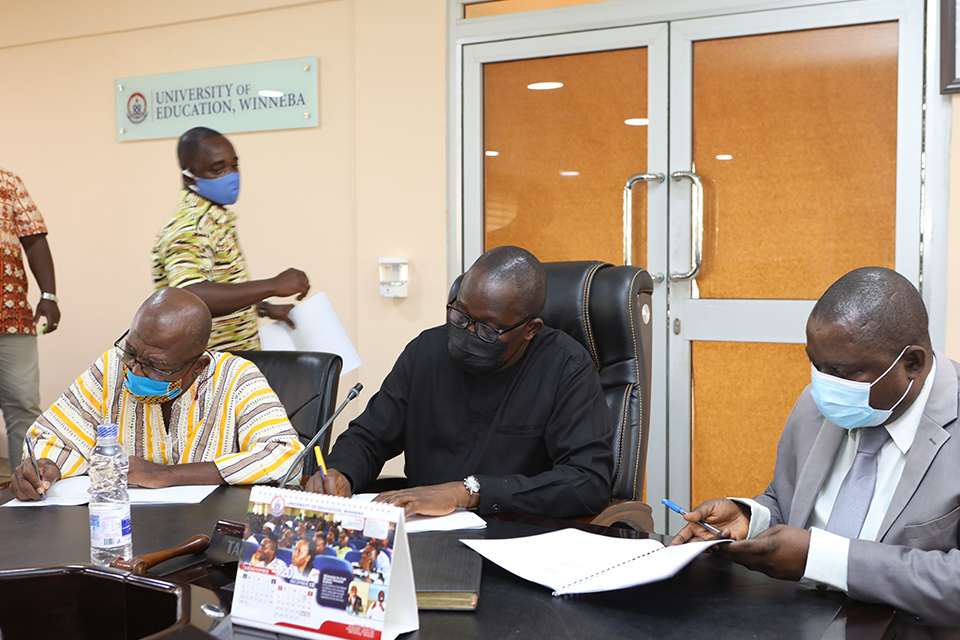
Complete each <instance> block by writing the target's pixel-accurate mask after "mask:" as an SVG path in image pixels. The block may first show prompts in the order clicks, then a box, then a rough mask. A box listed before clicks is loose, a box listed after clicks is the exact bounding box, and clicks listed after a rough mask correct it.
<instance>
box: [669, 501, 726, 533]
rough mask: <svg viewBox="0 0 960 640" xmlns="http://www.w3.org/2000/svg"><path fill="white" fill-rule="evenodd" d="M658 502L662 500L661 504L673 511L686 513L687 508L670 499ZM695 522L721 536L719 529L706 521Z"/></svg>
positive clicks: (683, 514)
mask: <svg viewBox="0 0 960 640" xmlns="http://www.w3.org/2000/svg"><path fill="white" fill-rule="evenodd" d="M660 502H662V503H663V504H665V505H667V506H668V507H669V508H670V509H672V510H673V511H676V512H677V513H679V514H680V515H682V516H685V515H687V510H686V509H684V508H683V507H681V506H680V505H678V504H674V503H673V502H670V501H669V500H667V499H666V498H664V499H663V500H661V501H660ZM697 524H698V525H700V526H701V527H703V528H705V529H709V530H710V531H713V532H714V533H715V534H717V535H718V536H720V537H721V538H722V537H723V534H721V533H720V530H719V529H717V528H716V527H713V526H711V525H709V524H707V523H706V522H704V521H703V520H701V521H699V522H698V523H697Z"/></svg>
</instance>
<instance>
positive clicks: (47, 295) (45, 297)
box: [40, 291, 60, 304]
mask: <svg viewBox="0 0 960 640" xmlns="http://www.w3.org/2000/svg"><path fill="white" fill-rule="evenodd" d="M40 299H41V300H49V301H50V302H53V303H54V304H60V301H59V300H57V296H56V295H54V294H52V293H47V292H46V291H44V292H43V293H41V294H40Z"/></svg>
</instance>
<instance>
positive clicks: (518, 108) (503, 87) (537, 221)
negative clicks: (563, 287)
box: [483, 47, 647, 266]
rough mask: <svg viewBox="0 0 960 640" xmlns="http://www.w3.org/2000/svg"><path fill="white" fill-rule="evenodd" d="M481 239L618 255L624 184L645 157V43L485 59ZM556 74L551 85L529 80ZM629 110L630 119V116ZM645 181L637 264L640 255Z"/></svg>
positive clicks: (637, 220) (616, 258) (546, 250)
mask: <svg viewBox="0 0 960 640" xmlns="http://www.w3.org/2000/svg"><path fill="white" fill-rule="evenodd" d="M483 77H484V149H485V153H486V156H485V158H484V246H485V249H490V248H492V247H496V246H501V245H505V244H516V245H520V246H523V247H525V248H527V249H529V250H530V251H532V252H533V253H534V255H536V256H537V257H538V258H540V260H544V261H553V260H604V261H607V262H611V263H614V264H622V263H623V224H622V220H623V186H624V184H625V183H626V181H627V179H628V178H630V176H632V175H634V174H636V173H642V172H645V171H646V166H647V126H646V119H647V49H646V47H641V48H637V49H626V50H619V51H604V52H599V53H584V54H578V55H569V56H555V57H549V58H537V59H532V60H516V61H510V62H497V63H490V64H486V65H484V69H483ZM543 82H553V83H562V85H563V86H562V87H560V88H556V89H548V90H533V89H529V88H528V85H531V84H534V83H543ZM628 120H630V121H631V122H632V123H634V124H626V121H628ZM646 210H647V204H646V186H645V185H644V184H643V183H640V184H638V185H636V186H635V187H634V189H633V211H634V214H633V229H634V233H633V264H638V265H641V266H642V265H645V264H646V247H647V234H646Z"/></svg>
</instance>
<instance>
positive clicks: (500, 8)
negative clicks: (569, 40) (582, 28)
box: [463, 0, 608, 18]
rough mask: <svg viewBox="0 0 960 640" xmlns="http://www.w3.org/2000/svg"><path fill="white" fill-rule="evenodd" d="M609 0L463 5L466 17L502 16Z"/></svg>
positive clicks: (494, 1) (524, 0)
mask: <svg viewBox="0 0 960 640" xmlns="http://www.w3.org/2000/svg"><path fill="white" fill-rule="evenodd" d="M607 1H608V0H490V2H481V3H479V4H468V5H466V6H464V7H463V17H464V18H483V17H484V16H501V15H504V14H507V13H520V12H521V11H538V10H540V9H556V8H557V7H572V6H574V5H578V4H594V3H596V2H607Z"/></svg>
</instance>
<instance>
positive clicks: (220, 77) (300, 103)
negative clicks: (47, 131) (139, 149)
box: [113, 56, 320, 142]
mask: <svg viewBox="0 0 960 640" xmlns="http://www.w3.org/2000/svg"><path fill="white" fill-rule="evenodd" d="M317 77H318V75H317V58H316V57H315V56H314V57H305V58H290V59H288V60H274V61H271V62H255V63H252V64H238V65H232V66H229V67H214V68H211V69H196V70H193V71H180V72H176V73H160V74H156V75H150V76H135V77H131V78H118V79H117V80H116V81H115V82H114V87H113V90H114V94H115V98H116V100H115V103H116V122H117V141H118V142H128V141H130V140H153V139H157V138H177V137H179V136H180V135H181V134H182V133H183V132H184V131H186V130H188V129H190V128H192V127H197V126H204V127H210V128H211V129H216V130H217V131H220V132H221V133H236V132H239V131H270V130H274V129H298V128H304V127H316V126H318V125H319V123H320V118H319V101H318V94H317Z"/></svg>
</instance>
